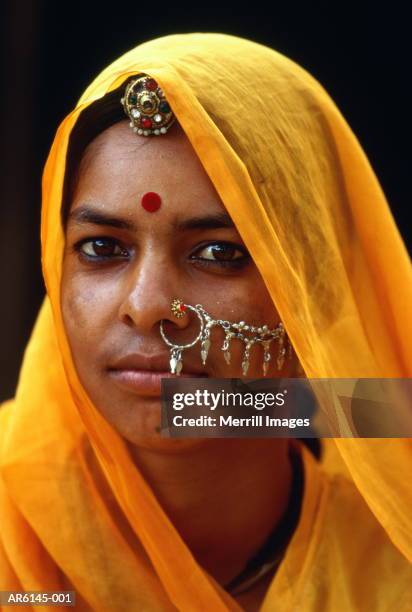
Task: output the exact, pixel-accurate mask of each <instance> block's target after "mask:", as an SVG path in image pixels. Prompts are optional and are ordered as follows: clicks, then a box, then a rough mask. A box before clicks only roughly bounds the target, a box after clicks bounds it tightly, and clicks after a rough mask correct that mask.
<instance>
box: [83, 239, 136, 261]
mask: <svg viewBox="0 0 412 612" xmlns="http://www.w3.org/2000/svg"><path fill="white" fill-rule="evenodd" d="M74 248H75V250H76V251H78V252H79V253H80V254H81V255H83V256H85V257H87V258H89V259H112V258H113V259H114V258H126V257H128V256H129V252H128V251H127V250H126V249H125V248H124V247H123V246H122V245H121V244H120V243H119V242H118V241H117V240H114V239H113V238H105V237H102V238H93V239H86V240H81V241H80V242H78V243H77V244H76V245H75V247H74Z"/></svg>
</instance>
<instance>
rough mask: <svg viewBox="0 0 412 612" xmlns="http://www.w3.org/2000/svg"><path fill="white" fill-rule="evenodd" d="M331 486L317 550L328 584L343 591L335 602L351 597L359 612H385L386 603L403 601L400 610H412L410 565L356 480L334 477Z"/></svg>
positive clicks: (411, 572) (340, 476) (329, 483)
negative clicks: (371, 610)
mask: <svg viewBox="0 0 412 612" xmlns="http://www.w3.org/2000/svg"><path fill="white" fill-rule="evenodd" d="M326 481H327V488H328V494H327V503H326V504H325V506H324V511H323V513H322V514H323V516H322V529H321V530H320V532H321V536H320V538H319V541H318V551H317V552H318V555H319V559H322V558H323V559H324V563H321V564H320V566H319V565H318V566H317V567H321V568H322V572H325V571H326V573H328V574H329V581H330V582H329V583H331V582H332V583H334V584H335V585H336V587H337V589H336V590H337V591H339V590H341V592H340V593H337V594H336V595H337V599H336V602H338V601H339V597H340V596H342V597H343V596H349V600H350V601H351V600H352V603H353V605H355V603H356V604H357V605H358V608H357V609H363V608H362V605H363V606H365V608H364V609H376V610H381V609H385V610H386V608H385V607H384V606H383V605H382V603H383V602H389V601H395V600H398V602H399V604H400V605H399V607H398V609H399V610H406V609H410V608H408V607H407V605H409V604H411V601H409V600H408V602H406V601H404V598H405V597H407V595H406V593H408V592H410V591H409V589H410V584H412V566H411V564H410V563H409V561H408V560H407V559H406V558H405V557H404V556H403V554H402V553H401V552H400V551H399V549H398V548H397V547H396V546H395V545H394V544H393V542H392V541H391V539H390V538H389V536H388V534H387V532H386V531H385V529H384V528H383V526H382V525H381V524H380V522H379V521H378V519H377V518H376V516H375V515H374V514H373V512H372V511H371V509H370V508H369V506H368V504H367V503H366V501H365V500H364V498H363V496H362V495H361V494H360V492H359V491H358V489H357V487H356V485H355V483H354V482H353V481H352V479H350V478H348V477H347V476H346V475H344V474H339V473H335V474H329V475H328V476H327V477H326ZM337 573H338V574H339V577H338V576H337ZM318 578H320V577H319V576H318ZM324 579H325V576H324V575H323V580H324ZM339 585H340V586H339ZM360 603H361V604H362V605H359V604H360ZM371 604H372V605H371ZM401 604H402V605H401ZM375 605H376V607H374V606H375ZM402 606H404V607H402Z"/></svg>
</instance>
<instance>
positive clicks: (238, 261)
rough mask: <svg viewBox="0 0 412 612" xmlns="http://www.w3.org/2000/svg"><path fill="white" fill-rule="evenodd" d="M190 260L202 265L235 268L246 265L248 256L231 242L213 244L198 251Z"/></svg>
mask: <svg viewBox="0 0 412 612" xmlns="http://www.w3.org/2000/svg"><path fill="white" fill-rule="evenodd" d="M191 259H192V260H194V261H196V262H198V263H201V264H203V265H214V266H221V267H232V268H235V267H242V266H244V265H246V264H247V263H248V262H249V260H250V255H249V253H248V252H247V251H246V250H245V249H244V247H241V246H240V245H237V244H233V243H231V242H214V243H213V244H210V243H209V244H207V245H205V246H203V247H202V248H200V249H198V250H197V251H196V252H195V253H194V254H193V255H192V256H191Z"/></svg>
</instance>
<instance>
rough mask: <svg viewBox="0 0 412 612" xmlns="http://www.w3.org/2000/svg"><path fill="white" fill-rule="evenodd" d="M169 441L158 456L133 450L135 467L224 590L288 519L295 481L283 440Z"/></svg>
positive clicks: (152, 451) (157, 452)
mask: <svg viewBox="0 0 412 612" xmlns="http://www.w3.org/2000/svg"><path fill="white" fill-rule="evenodd" d="M167 442H168V443H167V445H166V446H165V448H166V449H167V450H165V451H163V452H162V450H159V448H157V449H156V450H154V449H153V450H152V449H147V448H142V447H138V446H130V450H131V454H132V457H133V460H134V461H135V463H136V465H137V466H138V468H139V470H140V471H141V472H142V474H143V476H144V477H145V479H146V480H147V482H148V484H149V485H150V486H151V487H152V489H153V491H154V493H155V494H156V496H157V499H158V500H159V502H160V504H161V505H162V507H163V509H164V510H165V512H166V513H167V515H168V516H169V518H170V519H171V521H172V522H173V524H174V525H175V527H176V529H177V530H178V532H179V533H180V535H181V537H182V538H183V540H184V541H185V543H186V544H187V546H188V547H189V549H190V550H191V552H192V554H193V555H194V557H195V558H196V560H197V561H198V562H199V564H200V565H201V566H202V567H203V568H204V569H205V570H207V571H208V572H209V573H210V574H211V575H212V576H213V577H214V578H215V579H216V580H217V581H218V582H220V583H221V584H226V583H227V582H229V581H230V580H231V579H232V578H233V577H234V576H236V575H237V574H239V573H240V572H241V571H242V570H243V568H244V566H245V564H246V562H247V561H248V560H249V559H250V558H251V557H253V555H254V554H256V552H257V551H258V550H259V549H260V547H261V546H262V545H263V544H264V542H265V540H266V538H267V537H268V535H269V534H270V533H271V532H272V531H273V529H274V528H275V527H276V524H277V523H279V522H280V520H281V518H282V516H283V514H284V512H285V509H286V507H287V504H288V499H289V495H290V488H291V480H292V479H291V475H292V470H291V465H290V461H289V456H288V441H287V440H282V439H233V438H232V439H213V440H202V441H201V442H200V443H199V444H193V445H191V446H190V445H189V446H180V445H179V442H180V441H178V440H173V441H170V440H169V441H167ZM171 442H172V444H171ZM174 443H176V444H174Z"/></svg>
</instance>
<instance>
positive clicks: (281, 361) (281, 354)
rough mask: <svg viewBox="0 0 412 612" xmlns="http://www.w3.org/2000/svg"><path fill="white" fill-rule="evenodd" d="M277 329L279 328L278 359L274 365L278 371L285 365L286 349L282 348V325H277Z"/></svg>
mask: <svg viewBox="0 0 412 612" xmlns="http://www.w3.org/2000/svg"><path fill="white" fill-rule="evenodd" d="M279 327H280V333H279V344H278V346H279V349H278V357H277V360H276V365H277V368H278V370H281V369H282V368H283V366H284V363H285V354H286V349H285V346H284V341H285V330H284V327H283V324H282V323H279Z"/></svg>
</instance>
